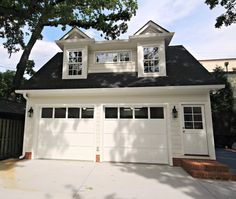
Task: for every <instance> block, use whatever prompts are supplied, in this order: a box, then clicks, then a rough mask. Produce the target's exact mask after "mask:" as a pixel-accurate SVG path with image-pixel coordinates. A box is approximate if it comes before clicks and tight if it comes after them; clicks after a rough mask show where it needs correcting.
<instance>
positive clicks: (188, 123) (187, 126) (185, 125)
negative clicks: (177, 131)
mask: <svg viewBox="0 0 236 199" xmlns="http://www.w3.org/2000/svg"><path fill="white" fill-rule="evenodd" d="M184 127H185V129H193V122H184Z"/></svg>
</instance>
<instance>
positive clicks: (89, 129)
mask: <svg viewBox="0 0 236 199" xmlns="http://www.w3.org/2000/svg"><path fill="white" fill-rule="evenodd" d="M40 126H41V129H45V130H46V131H51V132H53V133H54V134H57V133H60V134H63V133H67V132H70V133H76V134H77V133H80V132H82V133H84V132H86V133H94V131H95V125H94V121H93V120H92V121H91V120H85V121H79V120H74V121H71V120H66V121H65V119H63V120H62V119H61V120H59V119H55V120H52V119H50V120H43V119H42V120H41V121H40Z"/></svg>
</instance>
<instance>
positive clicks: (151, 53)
mask: <svg viewBox="0 0 236 199" xmlns="http://www.w3.org/2000/svg"><path fill="white" fill-rule="evenodd" d="M143 55H144V59H158V47H146V48H143Z"/></svg>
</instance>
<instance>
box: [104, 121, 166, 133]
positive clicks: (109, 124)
mask: <svg viewBox="0 0 236 199" xmlns="http://www.w3.org/2000/svg"><path fill="white" fill-rule="evenodd" d="M157 127H158V129H157ZM161 129H163V131H161ZM165 129H166V123H165V120H137V119H136V120H111V121H109V120H105V122H104V130H105V131H104V133H113V134H117V133H127V134H130V133H136V134H138V133H140V134H143V132H144V131H145V132H146V134H148V133H156V134H162V133H165Z"/></svg>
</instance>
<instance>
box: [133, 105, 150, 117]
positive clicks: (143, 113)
mask: <svg viewBox="0 0 236 199" xmlns="http://www.w3.org/2000/svg"><path fill="white" fill-rule="evenodd" d="M134 112H135V119H148V108H147V107H142V108H135V110H134Z"/></svg>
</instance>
